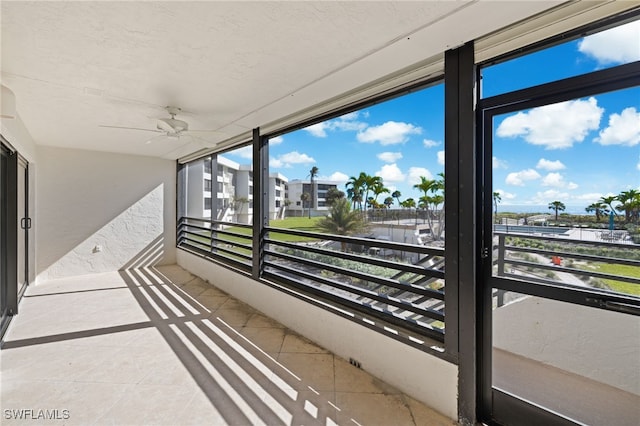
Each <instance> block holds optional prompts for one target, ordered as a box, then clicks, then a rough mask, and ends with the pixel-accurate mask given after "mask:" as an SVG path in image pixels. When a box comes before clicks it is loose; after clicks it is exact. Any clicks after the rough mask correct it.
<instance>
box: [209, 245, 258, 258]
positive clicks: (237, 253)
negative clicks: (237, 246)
mask: <svg viewBox="0 0 640 426" xmlns="http://www.w3.org/2000/svg"><path fill="white" fill-rule="evenodd" d="M218 252H223V253H227V254H229V255H231V256H236V257H241V258H243V259H245V260H249V261H251V260H252V259H253V256H251V255H248V254H244V253H239V252H237V251H233V250H230V249H228V248H226V247H221V246H219V245H217V246H215V247H213V251H212V252H211V254H214V255H215V254H217V253H218ZM224 258H225V259H226V258H227V256H224Z"/></svg>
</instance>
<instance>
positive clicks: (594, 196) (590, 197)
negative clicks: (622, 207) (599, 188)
mask: <svg viewBox="0 0 640 426" xmlns="http://www.w3.org/2000/svg"><path fill="white" fill-rule="evenodd" d="M601 197H602V193H600V192H590V193H587V194H581V195H574V196H573V199H574V200H579V201H586V202H588V203H589V204H591V203H595V202H596V201H597V200H599V199H600V198H601Z"/></svg>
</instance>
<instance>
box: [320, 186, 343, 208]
mask: <svg viewBox="0 0 640 426" xmlns="http://www.w3.org/2000/svg"><path fill="white" fill-rule="evenodd" d="M339 198H344V192H342V191H340V190H339V189H338V188H329V190H328V191H327V194H326V195H325V196H324V199H325V200H326V202H327V205H328V206H331V205H333V203H335V202H336V200H338V199H339Z"/></svg>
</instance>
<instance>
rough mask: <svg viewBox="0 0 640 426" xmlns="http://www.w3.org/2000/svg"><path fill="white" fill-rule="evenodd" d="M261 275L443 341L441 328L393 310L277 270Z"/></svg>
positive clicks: (266, 271)
mask: <svg viewBox="0 0 640 426" xmlns="http://www.w3.org/2000/svg"><path fill="white" fill-rule="evenodd" d="M263 276H264V277H265V278H270V279H272V280H275V281H277V282H281V283H286V284H288V285H290V286H291V287H293V288H295V289H300V290H302V291H305V292H307V293H311V294H314V295H316V296H319V297H321V298H323V299H326V300H330V301H333V302H335V303H337V304H338V305H341V306H343V309H344V308H351V309H353V310H354V311H357V312H359V313H362V314H365V315H368V316H372V317H374V318H378V319H380V320H382V321H384V322H387V323H389V324H392V325H395V326H398V327H400V328H404V329H406V330H409V331H412V332H414V333H416V334H419V335H421V336H425V337H429V338H432V339H434V340H436V341H438V342H444V333H443V332H442V331H441V330H438V329H436V328H433V327H429V326H428V325H426V324H425V325H421V323H418V321H416V320H414V319H410V318H405V317H401V316H398V315H396V314H394V313H393V312H389V311H382V310H380V309H375V308H372V307H370V306H367V305H364V304H362V303H360V302H356V301H354V300H350V299H346V298H344V297H340V296H337V295H335V294H333V293H331V292H328V291H326V290H323V289H321V288H318V287H314V286H311V285H308V284H304V283H302V282H300V281H298V280H292V279H291V278H289V277H287V276H286V275H282V274H279V273H277V272H274V271H268V270H265V271H264V273H263Z"/></svg>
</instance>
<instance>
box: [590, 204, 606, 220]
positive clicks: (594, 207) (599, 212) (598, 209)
mask: <svg viewBox="0 0 640 426" xmlns="http://www.w3.org/2000/svg"><path fill="white" fill-rule="evenodd" d="M606 208H607V206H606V204H602V203H600V202H595V203H591V204H589V205H588V206H587V207H586V208H585V211H586V212H587V213H595V214H596V222H600V218H601V217H602V216H603V214H604V210H605V209H606Z"/></svg>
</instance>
